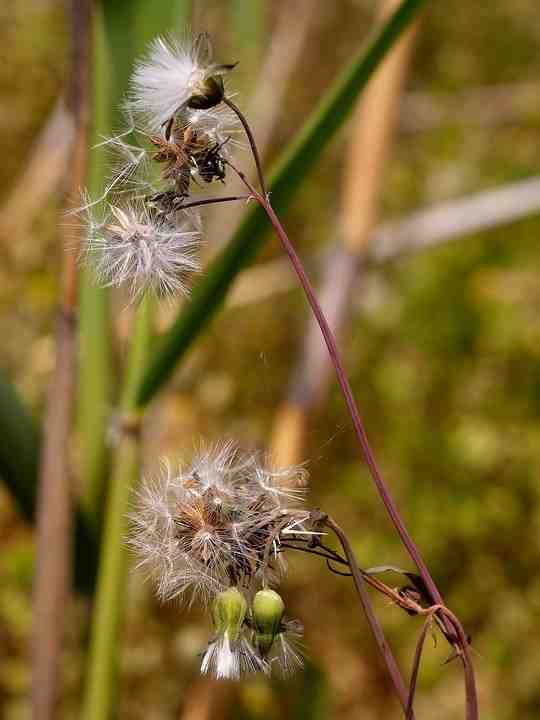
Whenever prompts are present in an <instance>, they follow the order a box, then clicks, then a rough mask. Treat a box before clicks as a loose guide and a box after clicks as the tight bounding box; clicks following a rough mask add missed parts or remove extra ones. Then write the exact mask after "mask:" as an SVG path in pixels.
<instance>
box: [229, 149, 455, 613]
mask: <svg viewBox="0 0 540 720" xmlns="http://www.w3.org/2000/svg"><path fill="white" fill-rule="evenodd" d="M227 162H228V164H229V165H231V167H232V168H233V169H234V170H235V172H236V173H237V174H238V175H239V177H240V178H241V179H242V181H243V182H244V184H245V186H246V187H247V188H248V190H250V192H251V193H253V198H254V199H255V200H256V201H257V202H258V203H259V205H260V206H261V207H262V208H263V210H264V211H265V212H266V214H267V216H268V219H269V221H270V223H271V225H272V227H273V228H274V231H275V233H276V235H277V236H278V238H279V240H280V242H281V244H282V246H283V249H284V250H285V252H286V253H287V255H288V257H289V260H290V262H291V265H292V267H293V269H294V271H295V273H296V275H297V277H298V279H299V281H300V284H301V285H302V289H303V290H304V293H305V295H306V298H307V300H308V303H309V305H310V307H311V310H312V312H313V314H314V316H315V319H316V320H317V323H318V325H319V328H320V330H321V333H322V336H323V338H324V341H325V343H326V347H327V349H328V354H329V355H330V359H331V361H332V365H333V366H334V370H335V374H336V377H337V381H338V384H339V387H340V389H341V392H342V394H343V397H344V399H345V402H346V405H347V408H348V410H349V414H350V416H351V420H352V423H353V427H354V430H355V434H356V436H357V439H358V441H359V444H360V447H361V450H362V453H363V455H364V459H365V461H366V464H367V466H368V468H369V471H370V473H371V476H372V478H373V481H374V483H375V486H376V487H377V490H378V491H379V494H380V496H381V499H382V501H383V503H384V505H385V507H386V509H387V511H388V514H389V515H390V518H391V520H392V522H393V524H394V526H395V528H396V530H397V532H398V533H399V536H400V538H401V540H402V542H403V544H404V546H405V548H406V549H407V551H408V553H409V555H410V556H411V558H412V560H413V561H414V563H415V565H416V566H417V568H418V571H419V573H420V575H421V576H422V579H423V580H424V582H425V584H426V587H427V588H428V590H429V593H430V595H431V599H432V601H433V602H434V603H437V604H440V605H443V604H444V603H443V601H442V598H441V594H440V593H439V591H438V589H437V587H436V585H435V583H434V581H433V579H432V577H431V575H430V573H429V570H428V569H427V566H426V564H425V562H424V560H423V559H422V557H421V555H420V552H419V551H418V549H417V548H416V545H415V544H414V542H413V540H412V538H411V537H410V535H409V533H408V531H407V529H406V527H405V525H404V523H403V520H402V519H401V516H400V513H399V511H398V509H397V506H396V504H395V502H394V500H393V498H392V496H391V495H390V492H389V490H388V488H387V487H386V483H385V482H384V479H383V477H382V474H381V472H380V470H379V467H378V465H377V462H376V460H375V457H374V455H373V451H372V450H371V446H370V444H369V441H368V438H367V434H366V431H365V429H364V424H363V422H362V419H361V417H360V413H359V412H358V408H357V405H356V401H355V399H354V396H353V393H352V389H351V386H350V383H349V380H348V378H347V375H346V373H345V369H344V367H343V363H342V362H341V357H340V354H339V350H338V348H337V345H336V341H335V338H334V335H333V333H332V331H331V329H330V327H329V325H328V323H327V321H326V318H325V316H324V313H323V311H322V309H321V307H320V305H319V302H318V300H317V297H316V295H315V291H314V290H313V286H312V285H311V282H310V280H309V278H308V276H307V273H306V271H305V270H304V267H303V265H302V261H301V260H300V257H299V256H298V254H297V252H296V250H295V249H294V247H293V245H292V243H291V241H290V240H289V237H288V235H287V233H286V231H285V228H284V227H283V225H282V224H281V222H280V220H279V218H278V217H277V215H276V214H275V212H274V210H273V208H272V206H271V205H270V202H269V200H268V199H267V198H265V197H263V196H262V195H261V194H260V193H258V192H257V190H255V188H254V187H253V185H251V183H250V182H249V180H248V179H247V178H246V176H245V174H244V173H243V172H242V171H241V170H239V169H238V168H236V167H235V166H234V165H232V164H231V163H230V161H227Z"/></svg>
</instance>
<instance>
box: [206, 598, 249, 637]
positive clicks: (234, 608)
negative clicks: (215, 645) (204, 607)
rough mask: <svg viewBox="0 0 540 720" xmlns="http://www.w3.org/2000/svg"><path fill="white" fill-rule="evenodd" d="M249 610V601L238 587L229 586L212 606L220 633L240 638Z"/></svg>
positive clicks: (215, 622) (216, 626) (217, 630)
mask: <svg viewBox="0 0 540 720" xmlns="http://www.w3.org/2000/svg"><path fill="white" fill-rule="evenodd" d="M246 612H247V602H246V599H245V598H244V596H243V595H242V593H241V592H240V591H239V590H238V588H235V587H233V588H229V589H228V590H224V591H223V592H220V593H219V595H217V597H216V599H215V600H214V604H213V606H212V614H213V617H214V625H215V628H216V632H217V633H218V634H219V635H225V634H227V636H228V637H229V640H238V638H239V637H240V632H241V630H242V624H243V622H244V618H245V617H246Z"/></svg>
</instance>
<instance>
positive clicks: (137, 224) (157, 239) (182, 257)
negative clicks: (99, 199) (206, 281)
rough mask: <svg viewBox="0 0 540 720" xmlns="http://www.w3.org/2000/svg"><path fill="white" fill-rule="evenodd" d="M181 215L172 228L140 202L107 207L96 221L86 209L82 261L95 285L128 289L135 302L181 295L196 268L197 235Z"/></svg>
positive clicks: (94, 214)
mask: <svg viewBox="0 0 540 720" xmlns="http://www.w3.org/2000/svg"><path fill="white" fill-rule="evenodd" d="M183 215H184V216H183V218H182V219H181V220H179V221H177V222H175V223H172V222H171V221H170V219H169V218H167V217H165V216H163V215H161V214H159V213H157V212H154V211H152V209H151V208H149V207H148V205H145V204H144V203H140V202H138V203H124V205H123V206H122V207H120V206H114V205H108V207H107V208H106V210H105V213H104V216H103V217H101V218H99V217H98V216H97V214H96V212H95V210H94V209H93V208H88V209H87V211H86V224H87V233H86V236H85V238H84V241H83V244H82V248H81V260H82V261H83V262H90V263H91V264H92V265H93V267H94V268H95V271H96V275H97V278H98V281H99V282H100V284H102V285H103V286H119V285H123V284H128V285H129V287H130V289H131V292H132V294H133V296H134V297H139V296H141V295H142V294H143V293H144V292H145V291H147V290H152V291H154V292H155V293H156V294H158V295H160V296H167V295H176V294H186V293H187V292H188V285H187V280H188V278H189V277H190V276H191V275H192V274H193V273H194V272H197V271H198V270H199V269H200V265H199V260H198V258H197V251H198V248H199V244H200V233H199V231H198V230H196V229H195V228H194V219H193V220H192V219H191V217H190V216H189V215H187V214H186V211H184V213H183ZM192 217H193V218H195V216H192Z"/></svg>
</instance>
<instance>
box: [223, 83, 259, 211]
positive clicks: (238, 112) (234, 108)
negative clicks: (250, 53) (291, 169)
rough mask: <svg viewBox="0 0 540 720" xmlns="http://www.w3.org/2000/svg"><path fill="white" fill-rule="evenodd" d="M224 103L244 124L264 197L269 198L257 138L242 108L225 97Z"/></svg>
mask: <svg viewBox="0 0 540 720" xmlns="http://www.w3.org/2000/svg"><path fill="white" fill-rule="evenodd" d="M223 102H224V104H225V105H227V106H228V107H230V109H231V110H232V111H233V112H234V113H235V115H236V116H237V118H238V119H239V120H240V122H241V123H242V127H243V128H244V130H245V133H246V135H247V139H248V141H249V146H250V148H251V153H252V155H253V159H254V160H255V166H256V168H257V177H258V178H259V185H260V186H261V192H262V194H263V195H264V197H267V195H268V192H267V190H266V183H265V180H264V174H263V171H262V163H261V156H260V154H259V150H258V148H257V143H256V142H255V138H254V136H253V133H252V132H251V128H250V126H249V123H248V121H247V120H246V117H245V115H244V113H243V112H242V111H241V110H240V108H239V107H238V106H237V105H235V104H234V103H233V101H232V100H229V98H227V97H224V98H223Z"/></svg>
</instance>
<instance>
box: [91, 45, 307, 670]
mask: <svg viewBox="0 0 540 720" xmlns="http://www.w3.org/2000/svg"><path fill="white" fill-rule="evenodd" d="M232 67H233V65H217V64H216V63H214V61H213V58H212V53H211V47H210V43H209V41H208V38H207V36H206V35H200V36H198V37H197V38H196V39H195V40H193V41H190V42H188V41H184V42H180V41H177V40H174V39H171V38H168V39H164V38H158V39H157V40H155V41H154V42H153V43H152V45H151V46H150V48H149V51H148V53H147V55H146V57H144V58H143V59H142V60H141V61H140V62H138V63H137V64H136V66H135V69H134V72H133V75H132V78H131V83H130V93H129V97H128V99H127V101H126V103H125V106H124V111H125V112H126V114H127V121H128V130H126V131H125V132H123V133H121V134H119V135H116V136H114V137H112V138H108V139H105V140H104V141H103V143H101V145H103V146H105V147H106V148H107V149H108V150H109V151H110V152H111V153H112V155H113V163H112V170H111V174H110V178H109V181H108V183H107V186H106V187H105V189H104V191H103V194H102V195H101V197H99V198H97V199H96V200H92V199H90V198H89V197H85V198H84V203H83V206H82V207H81V208H79V211H81V212H82V213H84V217H85V221H86V230H87V232H86V237H85V239H84V241H83V243H82V250H81V259H82V260H83V261H84V262H87V263H89V264H91V265H92V266H93V267H94V268H95V271H96V276H97V278H98V280H99V282H100V283H101V284H102V285H105V286H114V287H116V286H120V285H125V286H127V287H128V288H129V290H130V292H131V295H132V296H133V297H134V298H137V299H138V298H140V297H141V296H142V295H144V294H145V293H147V292H148V291H152V292H154V293H155V294H157V295H159V296H176V295H180V294H186V293H187V291H188V287H189V281H190V277H191V275H192V274H193V273H194V272H196V271H197V270H198V269H199V260H198V248H199V245H200V240H201V222H200V218H199V215H198V214H197V211H194V210H193V209H192V208H191V205H193V204H194V203H193V201H191V202H190V200H191V192H192V189H193V187H194V186H198V187H201V186H203V187H204V186H205V185H209V184H211V183H214V182H215V181H221V182H224V180H225V176H226V168H227V159H228V158H229V153H231V152H232V150H233V149H234V147H235V145H237V144H238V143H236V142H235V137H234V136H235V133H236V132H237V130H238V127H239V126H240V123H239V121H238V120H237V118H236V115H235V114H234V113H233V112H232V110H231V109H230V108H231V107H233V106H232V105H227V104H223V103H222V100H223V99H224V92H225V88H224V84H223V75H224V73H226V72H227V71H228V70H230V69H231V68H232ZM188 205H189V207H188ZM305 484H306V477H305V473H304V471H303V470H302V469H301V468H290V469H287V470H279V471H278V470H275V469H274V468H273V467H272V466H271V464H270V463H269V462H267V461H264V460H263V459H261V457H260V456H258V455H256V454H243V453H241V452H240V451H239V450H238V448H237V446H236V445H235V444H234V443H232V442H225V443H222V444H220V445H217V446H214V447H210V448H203V449H202V450H201V451H200V452H198V453H197V454H196V455H195V457H194V458H193V459H192V461H191V463H190V464H189V465H188V466H181V467H179V468H177V469H173V468H172V467H171V466H170V465H168V464H165V465H164V466H163V471H162V473H161V475H160V477H158V478H157V479H155V480H149V481H145V482H143V483H142V486H141V488H140V490H139V491H138V494H137V498H136V503H135V507H134V508H133V511H132V512H131V515H130V520H131V531H130V534H129V538H128V544H129V545H130V546H131V548H132V549H133V550H134V551H135V553H136V555H137V557H138V565H139V566H140V567H142V568H144V569H145V570H146V572H147V574H148V576H149V577H150V578H151V579H152V582H153V583H154V584H155V588H156V591H157V595H158V597H159V598H160V599H161V600H162V601H169V600H175V599H176V600H186V601H187V602H188V604H190V603H193V602H195V601H198V602H201V603H202V604H203V606H204V607H206V608H207V609H208V610H209V611H210V614H211V618H212V625H213V629H214V634H213V636H212V638H211V639H210V642H209V644H208V647H207V648H206V651H205V652H204V654H203V657H202V662H201V672H203V673H209V674H212V675H214V676H216V677H218V678H233V679H237V678H239V677H240V676H241V675H242V674H243V673H246V672H263V673H270V672H271V671H273V670H276V671H278V672H281V673H282V674H285V675H287V674H289V673H291V672H293V671H294V670H295V669H296V668H297V667H299V666H300V665H301V664H302V656H301V654H300V652H299V650H298V640H299V638H300V637H301V635H302V626H301V624H300V623H299V622H298V621H292V620H290V619H287V618H286V617H285V605H284V603H283V600H282V598H281V596H280V595H279V594H278V592H277V591H276V590H275V587H276V586H277V584H278V583H279V581H280V578H281V577H282V575H283V573H284V571H285V569H286V565H285V562H284V559H283V551H284V550H285V549H286V546H287V545H288V543H286V541H287V540H290V541H292V542H294V541H296V542H298V540H299V539H300V541H306V540H308V539H309V536H310V535H311V534H316V533H312V531H311V530H310V529H309V518H310V513H309V512H307V511H306V510H305V509H304V508H303V507H302V499H303V495H304V492H305Z"/></svg>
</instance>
